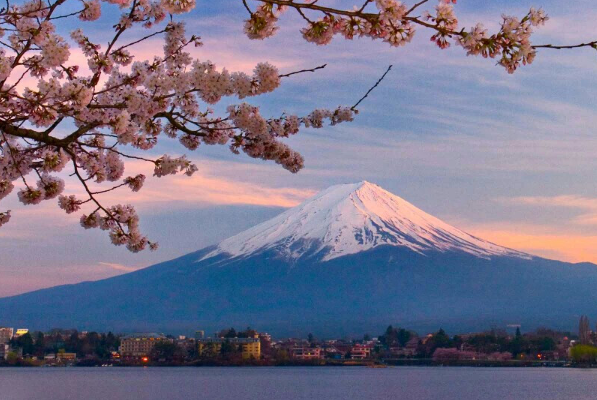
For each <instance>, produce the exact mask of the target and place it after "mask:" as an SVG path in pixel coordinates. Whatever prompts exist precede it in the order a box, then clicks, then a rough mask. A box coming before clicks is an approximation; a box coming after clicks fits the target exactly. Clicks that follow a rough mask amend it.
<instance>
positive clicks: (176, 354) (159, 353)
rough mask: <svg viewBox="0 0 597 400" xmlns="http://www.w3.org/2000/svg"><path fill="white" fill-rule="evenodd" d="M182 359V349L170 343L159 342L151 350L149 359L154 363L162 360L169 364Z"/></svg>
mask: <svg viewBox="0 0 597 400" xmlns="http://www.w3.org/2000/svg"><path fill="white" fill-rule="evenodd" d="M182 357H183V353H182V349H181V348H180V347H178V346H177V345H176V344H174V343H172V342H170V341H165V340H163V341H160V342H158V343H156V344H155V345H154V346H153V349H152V350H151V359H152V360H155V361H160V360H164V361H167V362H170V361H174V360H179V359H181V358H182Z"/></svg>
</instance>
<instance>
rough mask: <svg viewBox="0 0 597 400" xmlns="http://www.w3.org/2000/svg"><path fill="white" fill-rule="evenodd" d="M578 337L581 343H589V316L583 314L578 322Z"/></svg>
mask: <svg viewBox="0 0 597 400" xmlns="http://www.w3.org/2000/svg"><path fill="white" fill-rule="evenodd" d="M578 337H579V340H580V343H581V344H590V343H591V329H590V328H589V317H587V316H586V315H583V316H581V317H580V321H579V323H578Z"/></svg>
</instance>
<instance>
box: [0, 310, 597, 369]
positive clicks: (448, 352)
mask: <svg viewBox="0 0 597 400" xmlns="http://www.w3.org/2000/svg"><path fill="white" fill-rule="evenodd" d="M509 331H512V332H509ZM596 346H597V332H594V331H592V330H591V329H590V325H589V320H588V318H587V317H586V316H582V317H581V318H580V322H579V330H578V333H572V332H560V331H556V330H552V329H547V328H540V329H536V330H534V331H532V332H525V333H522V332H521V329H520V326H517V325H512V326H509V327H508V330H505V329H497V328H492V329H490V330H488V331H485V332H478V333H468V334H457V335H453V336H449V335H448V334H447V333H446V332H445V331H444V330H442V329H439V330H438V331H437V332H434V333H429V334H426V335H422V336H420V335H418V334H417V333H415V332H413V331H410V330H408V329H404V328H395V327H393V326H388V328H387V329H386V331H385V332H383V334H381V335H379V336H376V337H372V336H371V335H369V334H365V335H363V337H362V338H359V339H325V340H323V339H322V340H320V339H318V338H316V337H314V336H313V335H312V334H309V335H308V336H307V337H306V338H300V339H296V338H287V339H279V340H275V339H274V338H272V337H271V335H269V334H267V333H263V332H258V331H256V330H254V329H251V328H247V329H245V330H240V331H237V330H235V329H234V328H230V329H224V330H221V331H220V332H217V333H215V334H214V335H212V336H206V335H205V332H204V331H200V330H198V331H196V332H195V334H194V337H186V336H172V335H164V334H160V333H131V334H113V333H112V332H108V333H97V332H85V331H83V332H79V331H77V330H64V329H52V330H50V331H49V332H31V331H29V330H28V329H25V328H18V329H14V328H0V366H31V367H35V366H160V365H162V366H278V365H279V366H290V365H305V366H308V365H313V366H317V365H338V366H358V365H362V366H371V367H384V366H387V365H454V366H459V365H462V366H560V367H566V366H593V365H597V347H596Z"/></svg>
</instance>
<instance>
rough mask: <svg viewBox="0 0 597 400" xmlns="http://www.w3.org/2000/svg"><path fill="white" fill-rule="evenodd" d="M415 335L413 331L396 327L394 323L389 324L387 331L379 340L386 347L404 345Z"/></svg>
mask: <svg viewBox="0 0 597 400" xmlns="http://www.w3.org/2000/svg"><path fill="white" fill-rule="evenodd" d="M413 337H414V334H413V333H412V332H411V331H408V330H406V329H403V328H394V327H393V326H392V325H390V326H388V327H387V329H386V332H385V333H384V334H383V335H381V336H380V337H379V341H380V342H381V343H382V344H383V345H384V346H385V347H386V348H389V347H396V346H400V347H404V346H405V345H406V343H408V341H409V340H410V339H412V338H413Z"/></svg>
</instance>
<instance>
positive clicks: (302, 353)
mask: <svg viewBox="0 0 597 400" xmlns="http://www.w3.org/2000/svg"><path fill="white" fill-rule="evenodd" d="M292 357H293V358H296V359H297V360H319V359H321V349H320V348H319V347H313V348H312V347H295V348H294V349H292Z"/></svg>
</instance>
